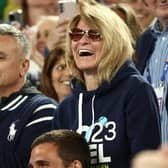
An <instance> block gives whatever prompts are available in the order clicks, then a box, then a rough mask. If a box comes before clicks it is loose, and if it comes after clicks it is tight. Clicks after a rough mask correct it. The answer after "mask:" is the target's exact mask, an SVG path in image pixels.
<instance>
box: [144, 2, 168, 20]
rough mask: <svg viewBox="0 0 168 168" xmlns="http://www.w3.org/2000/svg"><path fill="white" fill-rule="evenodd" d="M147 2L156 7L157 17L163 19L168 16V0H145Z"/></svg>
mask: <svg viewBox="0 0 168 168" xmlns="http://www.w3.org/2000/svg"><path fill="white" fill-rule="evenodd" d="M145 2H146V3H147V4H148V5H149V6H151V7H153V8H154V9H155V15H156V17H158V18H160V19H161V20H162V19H167V18H168V0H145Z"/></svg>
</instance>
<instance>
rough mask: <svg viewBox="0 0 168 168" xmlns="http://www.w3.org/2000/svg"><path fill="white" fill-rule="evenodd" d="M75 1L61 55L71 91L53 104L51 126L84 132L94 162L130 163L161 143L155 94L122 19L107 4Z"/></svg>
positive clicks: (96, 164) (95, 164)
mask: <svg viewBox="0 0 168 168" xmlns="http://www.w3.org/2000/svg"><path fill="white" fill-rule="evenodd" d="M78 3H79V14H78V15H77V16H76V17H74V18H73V19H72V20H71V21H70V24H69V26H68V32H69V33H68V36H67V48H66V51H67V53H66V56H65V57H66V62H67V65H68V67H70V68H71V70H72V75H73V76H74V79H73V80H72V95H70V96H68V97H67V98H66V99H64V100H63V101H62V102H61V104H60V105H59V106H58V108H57V109H56V113H55V118H54V123H53V126H54V128H55V129H60V128H61V129H70V130H76V131H77V132H78V133H81V134H83V135H84V136H85V139H86V141H87V142H88V144H89V147H90V150H91V152H92V155H91V164H92V166H93V167H99V166H100V167H113V168H119V167H120V168H121V167H122V168H123V167H124V168H128V167H130V160H131V159H132V157H133V156H134V155H135V154H136V153H137V152H139V151H141V150H144V149H156V148H157V147H158V146H159V144H160V129H159V128H160V127H159V126H160V125H159V109H158V104H157V99H156V97H155V94H154V91H153V88H152V87H151V86H150V85H149V84H148V83H147V82H146V81H145V80H144V79H143V77H142V76H141V75H140V74H139V72H138V71H137V70H136V68H135V66H134V64H133V63H132V62H131V60H130V59H131V57H132V54H133V48H132V43H131V38H132V36H131V34H130V31H129V29H128V27H127V26H126V24H125V23H124V22H123V21H122V20H121V18H120V17H119V16H117V14H116V13H114V12H113V11H112V10H111V9H110V8H109V7H107V6H105V5H101V4H100V3H96V2H95V1H91V0H88V1H83V0H79V1H78Z"/></svg>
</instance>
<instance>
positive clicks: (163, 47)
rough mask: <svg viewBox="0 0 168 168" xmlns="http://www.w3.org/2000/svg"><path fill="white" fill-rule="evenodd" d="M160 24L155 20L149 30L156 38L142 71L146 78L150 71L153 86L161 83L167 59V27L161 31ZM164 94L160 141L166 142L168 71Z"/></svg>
mask: <svg viewBox="0 0 168 168" xmlns="http://www.w3.org/2000/svg"><path fill="white" fill-rule="evenodd" d="M161 28H162V26H161V23H160V22H159V21H157V22H156V23H155V24H154V25H153V26H152V27H151V31H152V33H153V35H154V36H155V37H156V38H157V40H156V42H155V47H154V50H153V53H152V55H151V57H150V60H149V61H148V63H147V66H146V68H145V71H144V77H145V78H146V79H148V77H149V73H150V79H151V81H150V83H151V84H152V85H153V86H154V87H159V86H160V84H161V76H162V73H163V68H164V64H165V61H166V60H168V28H167V29H166V30H165V31H164V32H161V31H160V30H161ZM163 86H164V94H163V102H162V110H161V112H160V115H161V133H162V143H166V142H168V115H167V109H166V96H167V89H168V73H167V74H166V76H165V80H164V82H163Z"/></svg>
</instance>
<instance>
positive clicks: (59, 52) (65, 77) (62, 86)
mask: <svg viewBox="0 0 168 168" xmlns="http://www.w3.org/2000/svg"><path fill="white" fill-rule="evenodd" d="M64 56H65V46H64V43H63V44H62V45H61V44H60V45H59V46H58V45H57V47H56V48H55V49H54V50H52V51H51V52H50V53H49V55H48V57H47V58H46V60H45V63H44V67H43V71H42V75H41V91H42V92H43V93H44V94H45V95H47V96H49V97H52V98H54V99H55V100H56V101H57V102H59V103H60V102H61V101H62V100H63V99H64V98H65V97H66V96H68V95H69V94H70V93H71V88H70V82H71V79H72V76H71V71H70V69H69V68H68V67H67V66H66V64H65V58H64Z"/></svg>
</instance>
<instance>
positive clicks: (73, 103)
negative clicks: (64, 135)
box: [0, 0, 168, 168]
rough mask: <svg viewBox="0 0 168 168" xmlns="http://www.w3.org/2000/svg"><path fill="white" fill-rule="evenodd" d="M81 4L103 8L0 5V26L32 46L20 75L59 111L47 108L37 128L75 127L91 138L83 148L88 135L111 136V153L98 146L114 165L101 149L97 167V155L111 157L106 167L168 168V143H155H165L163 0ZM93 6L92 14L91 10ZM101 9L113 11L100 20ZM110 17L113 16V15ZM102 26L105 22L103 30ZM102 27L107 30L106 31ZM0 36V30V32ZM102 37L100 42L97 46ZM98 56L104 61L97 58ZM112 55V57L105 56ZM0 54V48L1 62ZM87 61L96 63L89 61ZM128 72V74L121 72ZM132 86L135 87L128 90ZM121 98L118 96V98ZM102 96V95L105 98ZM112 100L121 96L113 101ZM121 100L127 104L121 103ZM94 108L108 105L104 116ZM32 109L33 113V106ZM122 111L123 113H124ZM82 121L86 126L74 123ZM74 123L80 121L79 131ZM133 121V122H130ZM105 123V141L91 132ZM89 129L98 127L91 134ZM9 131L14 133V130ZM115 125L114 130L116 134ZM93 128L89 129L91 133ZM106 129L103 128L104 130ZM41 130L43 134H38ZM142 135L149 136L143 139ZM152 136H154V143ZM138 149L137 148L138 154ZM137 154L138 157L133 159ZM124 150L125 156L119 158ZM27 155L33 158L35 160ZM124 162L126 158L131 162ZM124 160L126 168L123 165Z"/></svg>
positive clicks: (47, 0) (55, 1)
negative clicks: (47, 122) (46, 123)
mask: <svg viewBox="0 0 168 168" xmlns="http://www.w3.org/2000/svg"><path fill="white" fill-rule="evenodd" d="M83 1H85V0H83ZM86 1H87V2H89V1H90V2H91V4H92V5H91V6H94V3H96V4H98V7H97V6H96V5H95V6H96V7H97V8H99V4H100V5H101V6H102V8H101V6H100V9H102V11H101V12H102V18H101V16H99V14H95V15H96V16H95V17H94V7H93V11H91V10H90V8H89V6H88V8H86V9H85V7H84V6H85V5H86V4H85V3H83V2H82V1H81V0H79V4H78V1H77V2H76V4H75V3H74V1H72V2H73V3H74V4H73V5H75V10H76V11H75V12H77V13H73V12H74V11H73V10H72V9H71V11H68V14H64V15H63V14H62V13H63V11H62V10H63V9H62V8H63V6H62V4H61V3H62V2H60V1H59V0H1V2H0V27H1V24H2V25H3V24H9V25H11V26H13V27H14V28H16V29H17V30H19V31H20V32H22V33H23V35H25V37H26V38H27V40H28V42H29V44H30V49H29V52H30V55H29V61H30V62H29V65H27V64H25V65H26V66H27V68H25V70H24V71H25V74H24V78H26V81H28V83H29V84H30V85H31V87H34V88H35V89H36V90H37V91H35V94H36V93H37V92H40V93H42V94H43V95H44V96H46V97H47V98H49V100H50V101H51V104H52V108H51V109H53V108H54V111H55V109H57V110H56V113H55V112H54V113H53V116H52V117H53V118H54V119H53V118H52V120H53V121H52V124H51V127H50V128H49V127H48V129H45V131H42V132H41V133H43V132H46V131H50V130H52V129H62V128H66V129H70V130H75V131H77V132H78V133H80V134H84V133H85V132H86V133H85V139H86V141H87V142H88V143H89V142H90V144H89V145H90V146H89V147H91V148H92V146H91V145H93V144H91V141H92V140H93V142H96V143H99V142H102V144H103V140H104V139H105V140H107V141H113V138H114V139H115V137H117V138H118V139H117V140H118V141H119V143H118V142H114V143H115V145H116V144H117V147H116V146H113V145H114V144H112V149H113V150H114V151H110V152H109V151H108V146H106V147H105V149H104V150H107V151H108V152H107V153H106V154H109V153H110V154H111V153H112V155H115V154H116V156H114V163H113V164H111V161H109V160H110V159H109V158H110V157H108V156H101V154H99V157H100V158H99V159H100V160H99V161H97V162H100V165H101V164H102V163H101V161H102V162H103V161H104V160H101V159H102V158H103V159H105V160H106V161H107V162H108V161H109V162H110V163H109V165H110V166H111V165H112V167H113V165H114V167H115V165H116V166H117V165H118V166H121V168H128V167H132V168H141V167H142V168H155V167H156V168H166V167H167V166H168V163H167V160H168V159H167V158H168V152H167V146H163V147H161V145H162V144H164V145H165V144H166V143H167V142H168V116H167V114H168V113H167V109H168V107H167V106H168V103H167V101H168V99H167V98H168V96H167V86H168V75H167V70H168V68H167V67H168V61H167V60H168V57H167V55H168V53H167V52H168V50H167V48H168V47H167V42H166V39H167V38H168V36H167V31H168V29H167V25H168V23H167V17H168V0H165V1H162V0H95V1H94V0H86ZM60 4H61V5H60ZM81 4H82V5H83V6H82V5H81ZM96 7H95V11H96V10H97V9H96ZM104 7H105V9H104ZM106 8H108V9H109V11H111V12H112V14H110V13H109V19H107V18H104V21H102V22H100V23H99V19H100V20H101V19H102V20H103V17H105V16H106V14H105V12H103V10H104V11H105V10H106ZM109 11H108V10H107V11H106V12H107V13H108V12H109ZM87 12H88V13H87ZM92 12H93V13H92ZM71 14H73V16H75V15H76V16H77V15H78V14H79V16H77V17H73V16H71ZM87 14H88V15H92V14H93V16H92V17H91V18H89V17H87ZM113 14H114V15H115V16H113ZM113 17H114V19H112V18H113ZM92 18H94V19H95V20H94V19H92ZM96 19H97V20H96ZM110 19H111V20H110ZM115 19H116V20H115ZM113 20H114V22H113ZM92 22H93V23H92ZM109 22H110V23H109ZM106 26H111V27H110V28H109V29H108V28H106ZM113 26H114V27H113ZM115 26H116V27H115ZM117 26H119V27H117ZM120 26H121V27H120ZM93 28H94V30H92V29H93ZM105 28H106V31H104V30H105ZM85 29H87V30H85ZM110 29H111V30H110ZM95 30H96V31H95ZM7 33H9V32H7ZM1 35H2V34H1V33H0V37H1ZM85 36H86V41H85V38H84V37H85ZM1 40H2V42H3V39H1V38H0V42H1ZM89 40H91V41H92V42H93V43H94V45H93V46H92V47H93V48H92V47H90V48H89V47H88V48H89V49H88V48H87V47H83V48H82V47H81V48H80V46H82V45H83V46H89V44H90V41H89ZM9 41H10V40H9ZM88 41H89V42H88ZM102 41H103V43H101V42H102ZM76 43H78V44H76ZM98 43H100V44H98ZM7 44H8V42H7V43H6V45H7ZM4 46H5V45H4ZM97 48H98V49H97ZM76 50H77V51H76ZM94 50H95V51H94ZM114 50H115V51H114ZM97 51H98V54H97V55H98V56H97V55H96V56H97V57H98V58H96V60H95V61H93V60H92V59H90V55H94V54H95V53H97ZM94 52H95V53H94ZM100 53H101V54H102V55H103V54H104V55H103V56H104V57H106V56H107V58H99V55H100ZM78 54H79V55H80V56H81V57H82V56H84V57H87V58H86V60H85V61H83V60H80V59H79V58H78V57H77V55H78ZM110 54H111V57H114V58H110ZM1 55H2V54H1V51H0V59H1ZM26 59H27V58H26ZM73 59H74V60H73ZM82 61H83V62H82ZM110 61H111V65H110V63H109V62H110ZM92 62H93V64H94V65H92V64H91V63H92ZM101 62H102V63H101ZM113 62H115V63H113ZM99 63H100V64H99ZM23 66H24V65H23ZM94 66H96V68H95V67H94ZM28 67H29V68H28ZM88 69H89V70H88ZM126 73H127V75H125V74H126ZM125 76H126V77H125ZM120 78H121V79H122V80H123V81H122V80H121V79H120ZM125 78H126V79H127V80H128V81H126V80H125ZM135 78H136V79H135ZM113 80H114V84H116V83H117V82H118V81H119V82H118V85H117V87H116V88H115V87H114V86H113ZM120 80H121V81H122V82H121V81H120ZM110 82H111V85H110ZM25 83H26V84H25ZM25 83H24V82H23V86H22V87H20V88H24V86H25V85H26V86H27V82H25ZM121 83H122V84H121ZM111 86H113V87H114V88H113V87H112V91H111V90H110V91H109V90H108V89H109V88H111ZM118 86H119V87H120V88H118ZM136 86H137V88H138V89H137V88H136ZM0 87H1V86H0ZM104 88H106V90H105V89H104ZM103 89H104V90H103ZM23 90H24V89H23ZM102 90H103V93H102V92H101V91H102ZM126 90H127V91H128V92H126ZM131 90H132V92H133V91H134V92H133V93H132V92H131ZM0 92H1V88H0ZM15 92H16V93H17V92H18V90H14V91H13V92H12V91H11V92H9V93H8V94H0V95H1V97H0V98H3V97H8V96H11V95H12V94H13V93H15ZM19 92H20V91H19ZM107 92H109V93H110V96H109V95H106V94H107ZM121 92H122V93H121ZM26 93H27V92H26ZM118 93H121V94H118ZM99 94H100V95H99ZM76 95H78V97H77V96H76ZM114 95H115V96H114ZM120 95H121V97H122V98H120V97H119V96H120ZM96 96H97V97H96ZM95 97H96V98H95ZM100 97H101V98H102V99H101V98H100ZM107 97H108V99H103V98H107ZM123 97H124V98H123ZM115 98H117V99H119V100H117V101H116V99H115ZM16 99H17V98H16ZM95 99H96V100H95ZM109 99H110V100H111V102H110V101H109ZM96 101H97V102H98V103H97V102H96ZM102 102H103V103H102ZM11 103H12V102H11ZM39 104H41V103H39ZM49 104H50V103H49ZM100 104H101V105H100ZM104 104H105V105H104ZM125 104H128V106H126V107H125ZM8 106H9V104H5V106H3V108H2V109H6V107H8ZM81 106H82V107H81ZM95 106H96V107H97V109H99V110H100V109H101V108H102V107H103V106H106V107H105V108H107V111H105V110H102V113H103V114H99V113H96V112H94V111H96V110H97V109H96V108H95ZM47 107H49V106H47ZM50 107H51V106H50ZM88 107H89V108H88ZM90 107H91V109H90ZM42 108H43V107H42ZM44 108H46V106H45V107H44ZM117 108H118V109H117ZM51 109H50V110H51ZM110 109H113V111H112V113H115V112H116V111H117V113H116V114H112V116H110V115H111V114H106V113H108V112H109V111H110ZM36 110H37V111H38V108H37V109H36ZM36 110H35V111H36ZM108 110H109V111H108ZM76 111H78V113H79V114H78V115H77V116H78V118H75V117H74V116H75V115H76ZM97 111H98V110H97ZM120 111H124V112H123V113H124V114H123V113H120ZM125 111H126V112H125ZM80 112H81V113H80ZM86 112H88V113H89V114H88V116H89V115H91V116H90V118H89V117H88V116H87V115H86V116H85V115H83V113H84V114H86ZM132 112H134V114H132ZM33 113H34V112H33ZM50 113H51V112H50ZM62 113H64V114H66V113H67V115H66V116H65V115H62ZM90 113H92V114H90ZM94 113H95V114H94ZM136 113H137V114H136ZM135 114H136V115H135ZM82 115H83V118H82ZM105 115H107V116H108V117H111V118H113V117H114V118H115V117H116V118H115V119H116V122H117V121H118V120H119V121H118V122H121V123H122V124H121V125H119V127H117V126H116V125H115V122H113V121H112V123H111V120H109V121H108V118H106V117H105ZM80 117H81V118H80ZM96 117H98V118H96ZM67 118H68V119H67ZM87 118H89V119H87ZM95 118H96V120H95ZM102 118H103V119H102ZM121 118H122V119H121ZM123 118H124V119H123ZM150 118H151V120H150ZM82 119H83V120H86V121H87V122H90V123H87V125H80V124H81V123H80V122H82ZM115 119H114V120H115ZM120 119H121V120H120ZM138 119H139V120H138ZM71 120H73V121H71ZM91 120H92V121H91ZM29 122H30V121H29ZM32 122H33V124H34V121H33V120H32V121H31V122H30V124H31V123H32ZM35 122H37V121H35ZM71 122H74V123H71ZM76 122H79V123H78V124H77V123H76ZM107 123H108V124H109V125H108V124H107ZM26 124H27V123H26ZM64 124H65V125H64ZM73 124H76V125H78V128H77V126H76V125H75V126H74V125H73ZM133 124H135V125H136V124H137V125H136V127H135V125H134V126H133ZM148 124H149V126H148ZM100 125H101V126H100ZM108 126H109V127H110V126H112V128H111V129H109V132H110V133H111V135H104V137H103V138H100V137H101V136H103V134H104V132H103V133H102V134H101V135H97V134H98V132H99V131H101V129H103V128H104V127H106V128H108ZM116 127H117V129H116ZM0 128H1V127H0ZM10 128H11V127H10ZM95 128H97V130H98V131H97V134H96V133H95V132H96V131H95V130H94V129H95ZM13 129H14V130H15V127H13ZM99 129H100V130H99ZM115 129H116V130H117V131H118V132H119V134H120V135H118V134H117V136H116V132H115ZM93 130H94V131H95V132H94V133H95V134H93V135H94V136H93V138H91V136H92V133H93ZM130 130H131V131H130ZM136 130H137V132H136ZM15 131H16V130H15ZM106 132H108V131H107V130H106ZM118 132H117V133H118ZM133 132H136V133H133ZM138 133H139V134H138ZM148 133H149V134H148ZM39 135H41V134H40V133H39ZM46 135H47V134H46ZM146 135H148V137H147V138H146V137H145V136H146ZM37 136H38V135H36V137H37ZM120 136H121V137H120ZM152 136H153V137H152ZM36 137H33V138H32V139H35V138H36ZM142 138H143V139H142ZM153 138H154V140H152V139H153ZM114 141H115V140H114ZM31 142H32V140H31ZM40 143H41V142H40V141H39V144H40ZM39 144H37V145H39ZM29 145H30V143H29ZM99 145H100V144H99ZM103 145H104V144H103ZM103 145H102V146H103ZM105 145H106V144H105ZM108 145H109V144H108ZM35 147H36V145H35ZM122 147H123V148H122ZM33 148H34V146H33ZM93 148H94V147H93ZM97 148H98V149H97V151H99V152H102V153H103V151H102V150H103V149H102V148H103V147H102V148H101V147H100V146H98V147H97ZM119 148H122V149H121V150H120V149H119ZM146 150H147V151H146ZM141 151H142V153H139V152H141ZM26 152H27V151H26ZM29 152H30V151H29ZM115 152H116V153H115ZM120 152H121V153H122V152H123V153H124V154H123V153H122V154H121V153H120ZM137 153H139V154H138V155H136V157H133V156H134V155H135V154H137ZM110 154H109V155H110ZM34 155H35V154H34ZM93 155H94V154H93ZM102 155H103V154H102ZM125 155H128V156H127V157H125ZM26 157H28V156H26ZM75 157H76V156H75ZM101 157H102V158H101ZM117 157H118V158H119V159H121V160H123V163H117V162H118V161H115V160H117V159H118V158H117ZM132 158H133V159H132ZM148 158H149V159H148ZM0 159H1V157H0ZM31 160H32V162H33V161H34V158H31ZM95 160H96V159H92V161H93V163H92V161H91V163H92V164H93V165H94V164H95V163H96V161H95ZM112 160H113V159H112ZM127 160H129V161H130V160H131V164H130V163H128V162H129V161H128V162H127ZM27 161H28V158H27ZM155 162H156V164H155ZM124 163H125V167H124V166H123V165H124ZM26 164H27V163H26ZM0 165H1V163H0ZM32 165H33V163H31V164H30V166H29V167H30V168H33V166H32ZM102 165H103V164H102ZM105 165H106V164H104V166H105ZM122 166H123V167H122ZM6 168H8V167H6ZM18 168H21V167H18ZM53 168H54V167H53ZM80 168H82V167H80ZM83 168H84V167H83ZM93 168H96V167H93ZM109 168H110V167H109ZM116 168H120V167H116Z"/></svg>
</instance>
